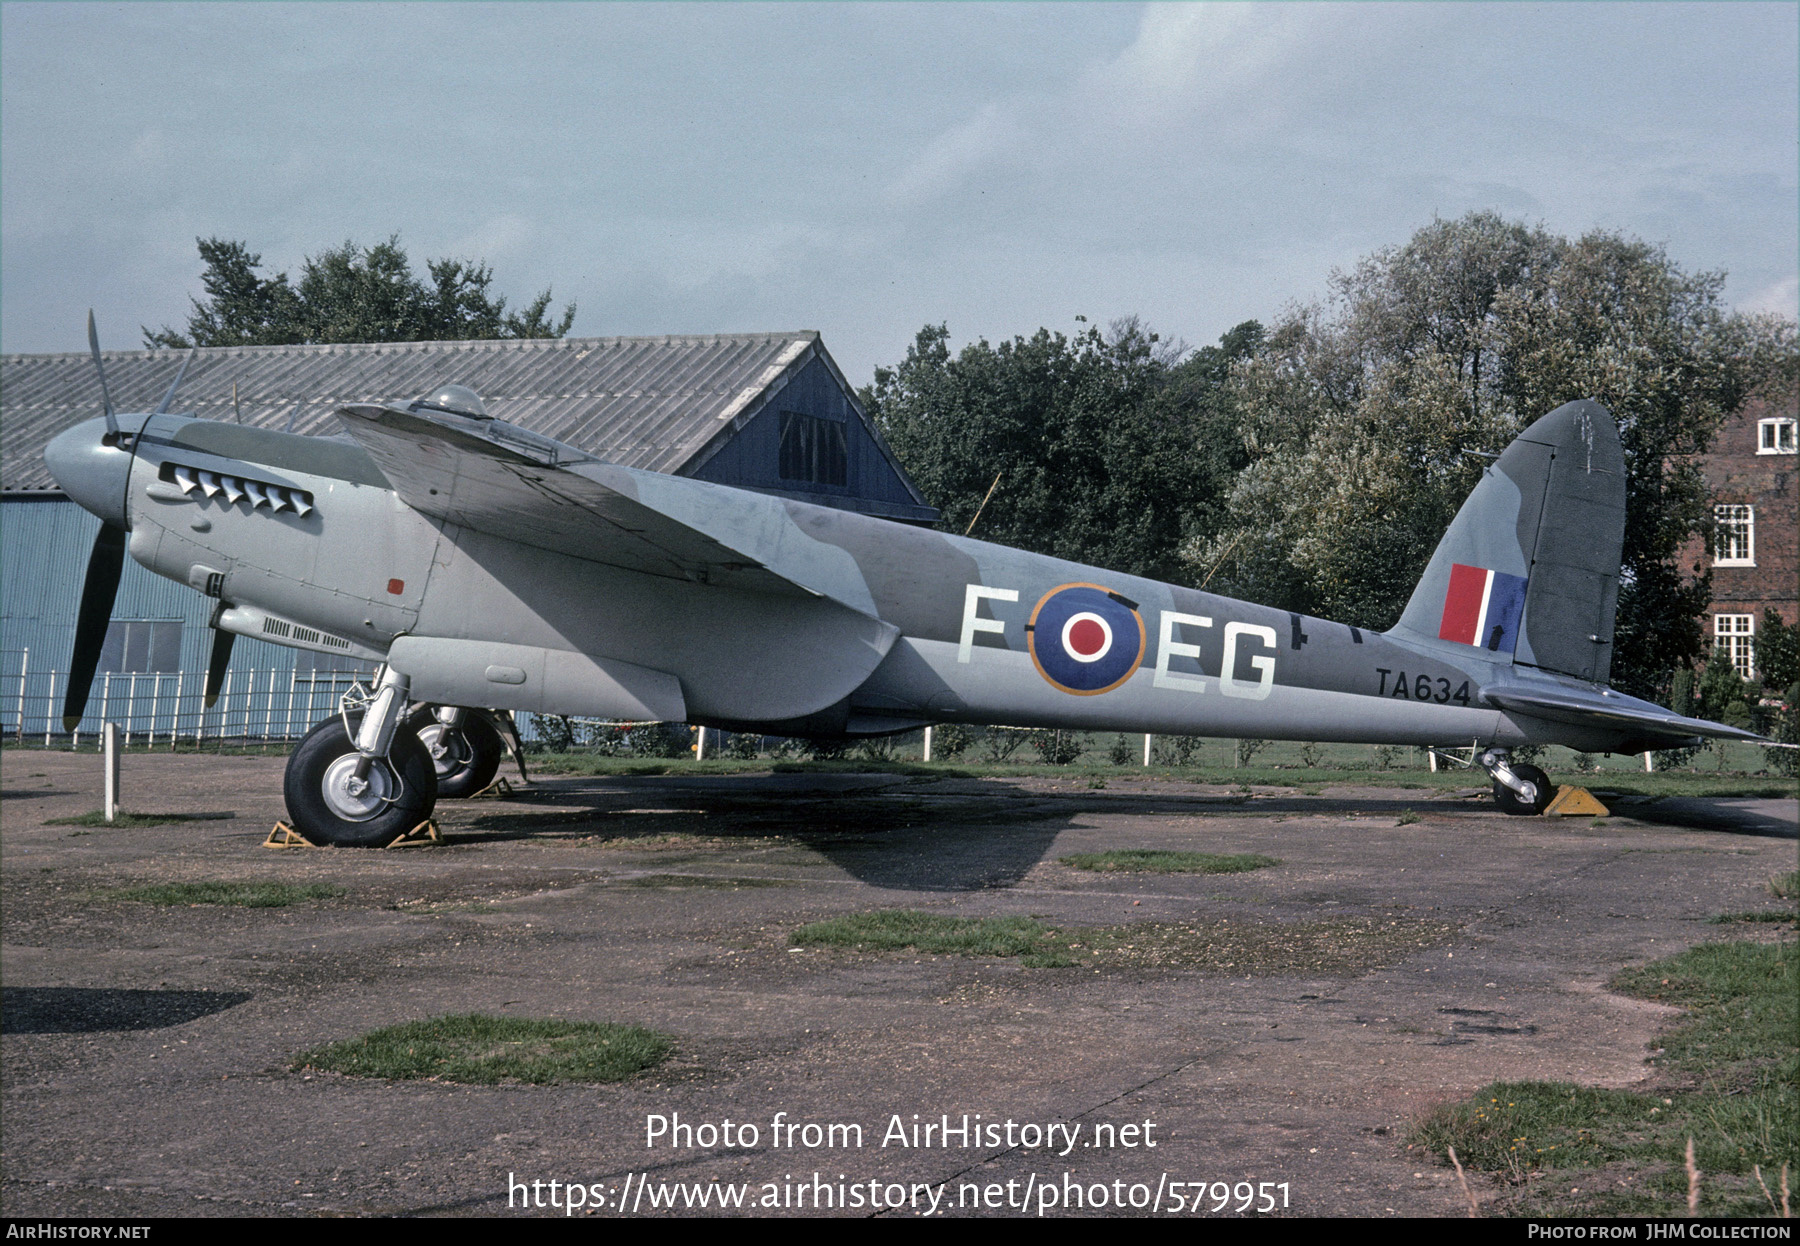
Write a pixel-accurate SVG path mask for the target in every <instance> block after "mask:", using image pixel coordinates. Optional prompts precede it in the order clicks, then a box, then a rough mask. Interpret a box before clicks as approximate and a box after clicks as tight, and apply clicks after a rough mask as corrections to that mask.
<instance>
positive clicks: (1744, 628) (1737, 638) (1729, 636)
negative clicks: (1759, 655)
mask: <svg viewBox="0 0 1800 1246" xmlns="http://www.w3.org/2000/svg"><path fill="white" fill-rule="evenodd" d="M1713 643H1714V645H1715V646H1716V647H1718V648H1720V649H1723V650H1724V651H1725V652H1726V653H1728V654H1730V655H1731V665H1732V667H1733V668H1735V669H1736V671H1737V673H1738V674H1740V675H1742V676H1743V677H1744V678H1745V679H1749V678H1750V677H1751V675H1752V674H1754V673H1755V671H1756V616H1755V615H1754V614H1715V615H1713Z"/></svg>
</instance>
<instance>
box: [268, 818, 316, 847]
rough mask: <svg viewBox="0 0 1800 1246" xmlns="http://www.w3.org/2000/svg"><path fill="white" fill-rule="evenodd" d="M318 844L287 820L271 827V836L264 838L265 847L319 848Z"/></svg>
mask: <svg viewBox="0 0 1800 1246" xmlns="http://www.w3.org/2000/svg"><path fill="white" fill-rule="evenodd" d="M318 846H319V845H317V844H315V843H313V841H312V840H310V839H308V838H307V837H306V836H304V835H302V834H301V833H300V832H299V831H296V830H295V829H294V828H293V827H291V826H289V825H288V824H287V823H286V822H277V823H276V824H275V825H274V826H273V827H271V828H270V829H269V837H268V838H267V839H265V840H263V847H265V848H317V847H318Z"/></svg>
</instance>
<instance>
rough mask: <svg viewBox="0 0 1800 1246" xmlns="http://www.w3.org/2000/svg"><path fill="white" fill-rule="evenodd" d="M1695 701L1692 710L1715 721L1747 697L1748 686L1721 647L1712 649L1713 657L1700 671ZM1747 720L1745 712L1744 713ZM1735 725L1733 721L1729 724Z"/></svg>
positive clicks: (1722, 719) (1720, 719) (1718, 720)
mask: <svg viewBox="0 0 1800 1246" xmlns="http://www.w3.org/2000/svg"><path fill="white" fill-rule="evenodd" d="M1697 691H1698V693H1699V696H1698V702H1699V703H1698V705H1697V706H1696V707H1695V712H1696V713H1698V714H1699V715H1700V716H1701V717H1703V718H1711V719H1713V720H1714V721H1716V722H1725V721H1726V718H1725V715H1726V714H1727V713H1728V712H1729V711H1730V709H1731V707H1732V706H1733V705H1736V706H1739V707H1740V708H1741V707H1743V706H1744V705H1745V704H1746V702H1747V701H1748V699H1749V689H1748V688H1746V687H1745V685H1744V680H1743V677H1742V676H1741V675H1739V674H1738V673H1737V668H1736V667H1734V666H1732V664H1731V655H1730V654H1729V653H1727V652H1726V651H1725V650H1724V649H1714V650H1713V653H1712V657H1710V658H1708V659H1707V661H1706V669H1705V670H1703V671H1702V672H1701V673H1700V686H1699V688H1698V690H1697ZM1743 716H1744V717H1745V719H1746V725H1747V723H1748V716H1747V713H1745V714H1744V715H1743ZM1729 725H1731V726H1736V725H1737V724H1736V723H1732V724H1729Z"/></svg>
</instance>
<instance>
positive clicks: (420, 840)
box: [388, 818, 444, 848]
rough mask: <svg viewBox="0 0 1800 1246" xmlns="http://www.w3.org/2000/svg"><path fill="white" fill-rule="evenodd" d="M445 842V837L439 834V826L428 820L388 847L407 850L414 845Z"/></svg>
mask: <svg viewBox="0 0 1800 1246" xmlns="http://www.w3.org/2000/svg"><path fill="white" fill-rule="evenodd" d="M443 842H444V837H443V836H442V835H440V834H439V833H438V824H437V823H436V822H433V821H432V820H431V819H430V818H427V819H425V821H423V822H421V823H419V824H418V825H417V826H415V827H413V829H412V830H410V831H408V832H407V833H406V834H404V835H402V836H401V837H400V838H399V839H396V840H395V841H394V842H393V843H391V844H389V845H388V847H390V848H406V847H409V846H411V845H413V844H442V843H443Z"/></svg>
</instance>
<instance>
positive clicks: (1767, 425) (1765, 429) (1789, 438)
mask: <svg viewBox="0 0 1800 1246" xmlns="http://www.w3.org/2000/svg"><path fill="white" fill-rule="evenodd" d="M1756 452H1757V453H1758V454H1794V453H1800V451H1797V450H1796V448H1795V441H1794V418H1793V417H1792V416H1789V415H1781V416H1776V417H1775V418H1774V419H1770V420H1758V421H1757V422H1756Z"/></svg>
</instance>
